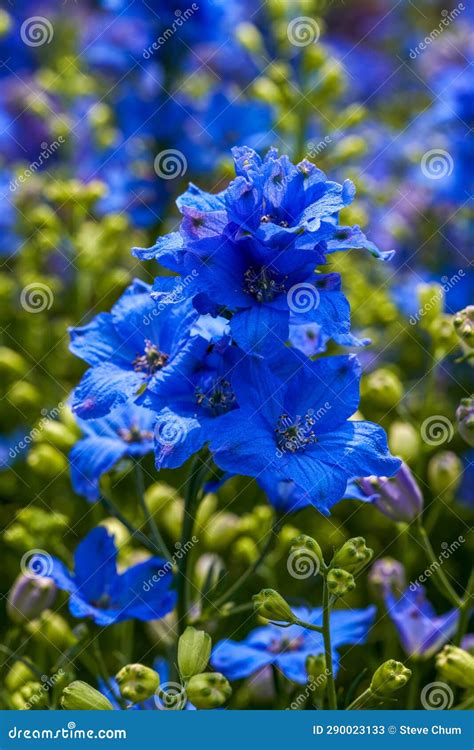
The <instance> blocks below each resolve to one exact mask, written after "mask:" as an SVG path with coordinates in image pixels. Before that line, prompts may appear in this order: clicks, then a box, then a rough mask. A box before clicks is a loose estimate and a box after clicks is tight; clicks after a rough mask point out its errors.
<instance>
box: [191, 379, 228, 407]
mask: <svg viewBox="0 0 474 750" xmlns="http://www.w3.org/2000/svg"><path fill="white" fill-rule="evenodd" d="M195 392H196V400H197V402H198V405H199V406H201V407H202V408H203V409H206V410H207V411H209V412H210V413H211V414H212V416H214V417H218V416H219V415H220V414H225V413H226V412H228V411H230V410H231V409H233V408H234V406H235V393H234V392H233V390H232V388H231V385H230V382H229V381H228V380H225V378H220V379H219V380H215V381H214V382H213V383H212V384H211V385H210V387H209V388H206V389H204V388H201V387H200V386H198V387H197V388H196V391H195Z"/></svg>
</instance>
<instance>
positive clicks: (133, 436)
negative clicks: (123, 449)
mask: <svg viewBox="0 0 474 750" xmlns="http://www.w3.org/2000/svg"><path fill="white" fill-rule="evenodd" d="M117 435H118V436H119V437H120V438H122V440H123V441H124V442H125V443H144V442H145V440H151V439H152V438H153V433H151V432H148V431H147V430H140V429H139V428H138V427H137V426H136V425H132V426H131V427H130V429H129V430H127V428H126V427H121V428H120V429H119V430H117Z"/></svg>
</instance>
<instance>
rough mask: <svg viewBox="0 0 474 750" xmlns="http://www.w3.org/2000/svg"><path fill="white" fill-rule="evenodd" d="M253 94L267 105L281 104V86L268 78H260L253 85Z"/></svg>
mask: <svg viewBox="0 0 474 750" xmlns="http://www.w3.org/2000/svg"><path fill="white" fill-rule="evenodd" d="M251 90H252V94H253V95H254V96H255V98H256V99H260V100H261V101H262V102H266V103H267V104H279V103H280V102H281V90H280V88H279V84H277V83H275V82H274V81H271V80H270V78H267V76H260V77H259V78H256V79H255V81H254V82H253V83H252V89H251Z"/></svg>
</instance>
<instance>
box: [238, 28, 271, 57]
mask: <svg viewBox="0 0 474 750" xmlns="http://www.w3.org/2000/svg"><path fill="white" fill-rule="evenodd" d="M235 36H236V39H237V40H238V41H239V42H240V44H241V45H242V47H244V48H245V49H246V50H248V51H249V52H253V53H262V52H263V51H264V45H263V39H262V36H261V34H260V32H259V30H258V29H257V27H256V26H254V24H253V23H248V22H243V23H239V24H238V26H237V28H236V29H235Z"/></svg>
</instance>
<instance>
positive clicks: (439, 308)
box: [410, 284, 444, 327]
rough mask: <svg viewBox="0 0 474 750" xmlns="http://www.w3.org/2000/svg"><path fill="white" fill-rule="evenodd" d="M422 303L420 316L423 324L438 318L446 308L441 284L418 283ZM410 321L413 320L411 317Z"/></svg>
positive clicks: (419, 300)
mask: <svg viewBox="0 0 474 750" xmlns="http://www.w3.org/2000/svg"><path fill="white" fill-rule="evenodd" d="M416 291H417V294H418V302H419V305H420V309H419V313H418V317H417V318H415V320H414V321H413V323H416V321H417V319H419V321H420V324H421V325H425V327H426V325H429V324H430V323H432V322H433V321H434V320H436V318H438V317H439V316H440V315H441V314H442V312H443V309H444V292H443V287H442V286H441V285H440V284H418V286H417V287H416ZM410 322H412V320H411V319H410Z"/></svg>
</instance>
